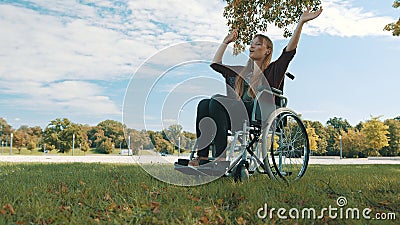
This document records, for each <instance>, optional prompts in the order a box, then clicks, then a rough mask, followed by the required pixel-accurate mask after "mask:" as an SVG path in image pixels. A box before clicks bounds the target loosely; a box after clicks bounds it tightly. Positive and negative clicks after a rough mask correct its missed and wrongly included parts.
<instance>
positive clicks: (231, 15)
mask: <svg viewBox="0 0 400 225" xmlns="http://www.w3.org/2000/svg"><path fill="white" fill-rule="evenodd" d="M226 2H227V4H228V5H227V6H226V7H225V9H224V13H223V15H224V17H225V18H226V19H227V20H228V22H227V25H228V26H229V28H230V30H233V29H237V30H238V38H237V39H236V41H235V44H234V53H235V54H238V53H240V52H242V51H243V50H244V49H245V46H246V45H248V44H250V42H251V40H252V38H253V36H254V35H255V34H256V33H257V32H267V30H268V26H269V25H275V26H276V27H278V28H282V29H284V34H283V36H284V37H289V36H291V35H292V31H291V30H292V28H291V27H290V26H291V25H293V24H294V23H296V22H298V19H299V18H300V16H301V14H302V13H303V11H304V10H305V9H306V8H307V7H308V6H310V7H312V8H313V9H314V10H316V9H317V8H318V7H319V6H320V4H321V1H320V0H304V1H300V0H264V1H259V0H226Z"/></svg>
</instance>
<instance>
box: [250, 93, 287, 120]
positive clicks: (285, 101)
mask: <svg viewBox="0 0 400 225" xmlns="http://www.w3.org/2000/svg"><path fill="white" fill-rule="evenodd" d="M265 93H267V94H270V95H273V96H274V97H278V98H280V99H281V101H283V102H284V104H283V105H284V106H285V105H286V103H287V98H286V97H285V96H283V95H282V94H283V92H282V91H281V90H279V89H276V88H273V87H271V90H269V89H268V88H265V87H260V88H259V89H258V93H257V95H256V97H255V98H254V104H253V111H252V115H251V121H255V122H256V121H257V119H256V112H257V106H258V101H259V99H260V97H261V96H262V95H263V94H265ZM260 110H261V109H260Z"/></svg>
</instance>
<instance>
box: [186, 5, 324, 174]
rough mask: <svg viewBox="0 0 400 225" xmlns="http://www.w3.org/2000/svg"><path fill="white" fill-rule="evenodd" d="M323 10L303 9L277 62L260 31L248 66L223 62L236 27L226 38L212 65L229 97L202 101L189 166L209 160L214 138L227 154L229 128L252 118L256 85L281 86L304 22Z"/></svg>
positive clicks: (219, 152)
mask: <svg viewBox="0 0 400 225" xmlns="http://www.w3.org/2000/svg"><path fill="white" fill-rule="evenodd" d="M321 12H322V7H321V8H320V9H319V10H317V11H311V9H310V8H308V9H307V10H306V11H305V12H303V14H302V15H301V17H300V20H299V23H298V24H297V27H296V29H295V31H294V33H293V36H292V37H291V39H290V41H289V43H288V45H287V46H286V47H285V48H284V49H283V51H282V54H281V55H280V56H279V58H278V59H277V60H276V61H274V62H271V58H272V51H273V43H272V41H271V40H270V39H269V38H268V37H267V36H265V35H262V34H257V35H256V36H255V37H254V38H253V40H252V42H251V45H250V49H249V58H250V59H249V61H248V62H247V65H246V66H227V65H223V64H222V56H223V54H224V52H225V50H226V48H227V45H228V44H230V43H231V42H234V41H235V40H236V38H237V36H238V32H237V30H234V31H232V32H231V33H230V34H228V35H227V36H226V37H225V38H224V40H223V43H222V44H221V45H220V47H219V48H218V50H217V52H216V53H215V56H214V59H213V62H212V64H211V67H212V68H213V69H214V70H215V71H217V72H219V73H221V74H222V76H224V78H225V81H226V83H227V96H219V95H218V96H213V97H212V98H211V99H204V100H202V101H200V102H199V104H198V106H197V117H196V135H197V140H198V152H197V155H198V157H197V158H195V159H194V160H191V161H190V162H189V165H190V166H198V165H200V164H202V162H208V152H209V146H210V143H211V141H212V140H214V145H215V152H216V156H217V157H219V158H221V159H223V158H224V157H225V154H224V153H225V148H226V146H227V134H228V130H234V131H235V130H238V129H240V127H241V125H242V124H243V121H244V120H247V121H249V119H248V118H250V115H251V113H252V109H253V103H254V98H255V96H256V94H257V87H260V86H265V85H267V84H265V82H267V83H268V84H269V86H271V87H274V88H276V89H280V88H281V87H282V84H283V80H284V76H285V72H286V70H287V68H288V66H289V63H290V61H291V60H292V59H293V57H294V55H295V54H296V48H297V44H298V42H299V39H300V34H301V30H302V27H303V25H304V23H306V22H307V21H310V20H312V19H315V18H316V17H318V16H319V15H320V14H321ZM207 118H209V119H212V121H211V120H207Z"/></svg>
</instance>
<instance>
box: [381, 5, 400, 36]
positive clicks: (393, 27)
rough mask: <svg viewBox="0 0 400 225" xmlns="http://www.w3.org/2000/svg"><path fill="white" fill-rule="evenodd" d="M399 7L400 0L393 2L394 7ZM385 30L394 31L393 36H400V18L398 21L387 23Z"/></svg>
mask: <svg viewBox="0 0 400 225" xmlns="http://www.w3.org/2000/svg"><path fill="white" fill-rule="evenodd" d="M398 7H400V0H395V1H394V2H393V8H398ZM384 30H386V31H392V35H393V36H400V18H399V19H398V20H397V22H393V23H389V24H387V25H386V26H385V28H384Z"/></svg>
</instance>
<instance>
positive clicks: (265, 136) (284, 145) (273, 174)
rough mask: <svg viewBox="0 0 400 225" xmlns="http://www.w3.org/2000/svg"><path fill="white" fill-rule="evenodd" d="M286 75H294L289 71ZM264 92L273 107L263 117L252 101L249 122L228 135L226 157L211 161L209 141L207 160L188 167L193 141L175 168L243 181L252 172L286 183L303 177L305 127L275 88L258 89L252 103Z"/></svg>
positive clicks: (306, 153) (306, 148)
mask: <svg viewBox="0 0 400 225" xmlns="http://www.w3.org/2000/svg"><path fill="white" fill-rule="evenodd" d="M286 75H287V76H289V77H290V78H291V79H293V78H294V76H293V75H292V74H290V73H287V74H286ZM264 94H269V95H272V96H273V97H274V101H275V106H274V109H273V110H272V112H270V113H268V115H266V116H264V117H263V116H261V115H260V112H261V110H262V108H263V105H262V104H254V106H253V111H252V116H251V121H245V122H244V123H243V128H242V129H241V130H239V131H235V132H233V133H232V135H231V136H228V146H227V148H226V158H225V156H224V159H223V160H222V161H221V160H215V152H214V151H212V149H213V148H212V144H211V148H210V149H211V151H212V157H209V161H208V162H206V163H205V164H203V165H200V166H198V167H190V166H188V162H189V160H192V159H194V157H195V153H196V152H197V144H196V143H195V144H194V146H193V148H192V151H191V154H190V157H189V159H178V162H176V163H175V166H174V167H175V169H176V170H178V171H180V172H183V173H186V174H191V175H198V176H203V175H209V176H232V177H233V178H234V180H235V181H244V180H247V179H248V178H249V177H250V176H251V175H253V174H255V173H259V174H266V175H268V176H269V178H271V179H273V180H284V181H286V182H291V181H295V180H298V179H300V178H301V177H302V176H304V174H305V172H306V170H307V166H308V161H309V154H310V147H309V140H308V135H307V132H306V128H305V126H304V124H303V122H302V120H301V118H300V117H299V116H298V114H297V113H295V112H294V111H293V110H291V109H289V108H286V106H287V102H288V100H287V98H286V97H285V96H283V91H281V90H279V89H275V88H271V89H262V90H259V92H258V93H257V96H256V97H255V100H254V102H255V103H256V102H258V103H259V102H260V99H261V96H262V95H264Z"/></svg>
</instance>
